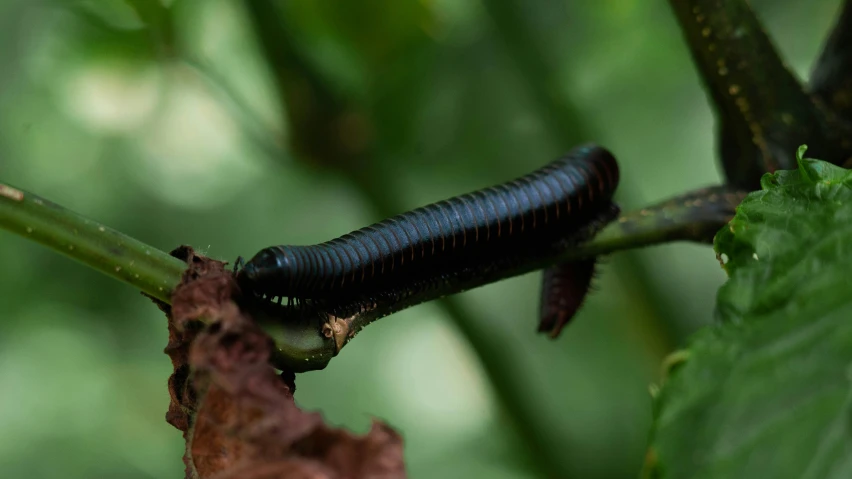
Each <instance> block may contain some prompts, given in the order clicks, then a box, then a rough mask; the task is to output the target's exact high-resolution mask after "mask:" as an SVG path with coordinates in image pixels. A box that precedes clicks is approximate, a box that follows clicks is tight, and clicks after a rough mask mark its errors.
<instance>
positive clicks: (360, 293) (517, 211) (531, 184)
mask: <svg viewBox="0 0 852 479" xmlns="http://www.w3.org/2000/svg"><path fill="white" fill-rule="evenodd" d="M618 180H619V171H618V164H617V162H616V160H615V158H614V157H613V156H612V154H611V153H610V152H609V151H607V150H606V149H604V148H601V147H599V146H596V145H585V146H581V147H577V148H575V149H573V150H572V151H571V152H570V153H568V154H567V155H566V156H564V157H562V158H560V159H558V160H556V161H554V162H552V163H550V164H548V165H546V166H544V167H542V168H540V169H538V170H536V171H534V172H532V173H530V174H528V175H525V176H522V177H520V178H517V179H516V180H514V181H510V182H508V183H504V184H501V185H497V186H492V187H489V188H484V189H482V190H479V191H475V192H473V193H469V194H465V195H461V196H457V197H454V198H450V199H447V200H444V201H440V202H438V203H434V204H431V205H428V206H424V207H421V208H417V209H415V210H413V211H410V212H407V213H403V214H400V215H398V216H395V217H393V218H390V219H387V220H384V221H382V222H380V223H377V224H374V225H371V226H368V227H366V228H362V229H359V230H357V231H353V232H351V233H349V234H346V235H344V236H342V237H339V238H336V239H333V240H331V241H327V242H325V243H320V244H315V245H310V246H273V247H269V248H265V249H263V250H261V251H260V252H258V253H257V254H256V255H255V256H254V257H253V258H252V259H251V260H249V261H248V262H247V263H246V264H245V265H244V266H243V267H242V269H240V270H239V271H238V273H237V279H238V281H239V283H240V285H241V288H242V289H243V290H244V291H247V292H249V293H253V294H254V295H255V296H268V297H269V299H272V298H274V297H278V298H286V299H287V304H290V305H292V304H296V305H299V304H311V305H317V306H319V307H321V308H323V310H324V311H327V312H329V313H330V314H334V315H336V316H340V317H343V316H345V315H350V314H354V313H357V312H359V311H364V310H367V309H369V308H370V307H371V305H374V304H375V302H376V301H381V300H385V301H393V300H395V299H399V298H404V297H410V296H412V295H414V294H417V293H421V292H422V291H423V290H425V289H429V288H432V289H438V290H439V291H438V293H440V289H441V288H442V287H444V286H445V285H447V284H450V283H451V282H452V281H454V280H457V279H469V278H472V277H476V276H477V275H485V274H492V273H494V272H495V271H500V270H501V269H509V268H512V267H516V266H517V265H519V264H523V263H524V261H530V260H532V259H535V258H538V257H542V256H543V255H546V254H549V253H552V252H553V251H554V250H558V249H560V248H561V249H565V248H566V247H568V246H570V245H572V244H576V243H578V242H579V241H582V240H584V239H587V238H585V237H579V236H583V235H585V236H588V235H589V234H590V232H589V228H590V225H595V224H597V225H598V227H599V226H600V224H602V223H606V222H607V221H610V220H612V219H613V218H614V217H615V216H616V214H617V211H618V210H617V208H616V207H615V205H614V204H613V203H612V195H613V193H614V192H615V189H616V187H617V185H618ZM584 293H585V292H583V294H584Z"/></svg>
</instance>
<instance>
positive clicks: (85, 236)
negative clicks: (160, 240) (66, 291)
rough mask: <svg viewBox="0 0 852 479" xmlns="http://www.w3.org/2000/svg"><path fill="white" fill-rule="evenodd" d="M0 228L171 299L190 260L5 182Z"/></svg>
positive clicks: (0, 193) (1, 190)
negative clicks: (187, 261)
mask: <svg viewBox="0 0 852 479" xmlns="http://www.w3.org/2000/svg"><path fill="white" fill-rule="evenodd" d="M0 228H3V229H7V230H9V231H11V232H14V233H17V234H19V235H21V236H23V237H25V238H28V239H30V240H32V241H35V242H37V243H41V244H42V245H44V246H47V247H48V248H50V249H52V250H54V251H57V252H59V253H62V254H64V255H65V256H68V257H70V258H72V259H75V260H77V261H79V262H81V263H83V264H85V265H87V266H90V267H92V268H94V269H96V270H98V271H100V272H102V273H104V274H106V275H108V276H111V277H113V278H115V279H117V280H119V281H122V282H125V283H127V284H129V285H131V286H133V287H134V288H138V289H139V290H140V291H142V292H143V293H145V294H147V295H149V296H152V297H154V298H157V299H159V300H160V301H163V302H166V303H169V302H170V297H171V294H172V291H173V290H174V288H175V287H176V286H177V285H178V283H179V282H180V279H181V275H182V274H183V271H184V270H185V269H186V264H185V263H184V262H182V261H181V260H179V259H177V258H174V257H172V256H170V255H169V254H168V253H164V252H162V251H160V250H158V249H156V248H154V247H151V246H149V245H146V244H144V243H142V242H140V241H137V240H135V239H133V238H131V237H129V236H126V235H124V234H122V233H119V232H118V231H115V230H113V229H111V228H108V227H106V226H104V225H102V224H100V223H98V222H96V221H94V220H91V219H89V218H86V217H84V216H82V215H79V214H77V213H75V212H73V211H70V210H67V209H65V208H63V207H61V206H59V205H57V204H55V203H52V202H50V201H47V200H45V199H44V198H41V197H39V196H37V195H34V194H32V193H30V192H27V191H23V190H20V189H18V188H14V187H11V186H7V185H3V184H0Z"/></svg>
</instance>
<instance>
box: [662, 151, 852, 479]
mask: <svg viewBox="0 0 852 479" xmlns="http://www.w3.org/2000/svg"><path fill="white" fill-rule="evenodd" d="M801 152H802V151H801V150H800V154H801ZM762 186H763V189H762V191H757V192H754V193H751V194H749V196H748V197H747V198H746V199H745V200H744V201H743V202H742V204H741V205H740V207H739V208H738V210H737V215H736V217H735V218H734V220H733V221H731V223H730V227H729V228H725V229H722V230H721V231H720V232H719V234H718V235H717V236H716V251H717V252H718V253H719V254H720V255H721V257H722V258H723V260H725V261H726V263H725V268H726V269H727V270H728V272H729V274H730V276H731V279H730V281H728V282H727V283H726V284H725V285H724V286H723V287H722V288H721V289H720V290H719V297H718V311H719V318H720V321H721V324H720V325H719V326H718V327H714V328H706V329H704V330H702V331H701V332H700V333H698V334H697V335H696V336H695V337H694V338H692V339H691V340H690V342H689V345H688V348H687V350H686V354H684V353H681V356H682V357H685V358H686V359H685V360H684V361H681V362H680V363H678V364H676V365H675V366H674V367H673V369H672V371H671V373H670V376H669V378H668V380H667V381H666V383H665V385H664V386H663V388H662V390H661V392H660V396H659V401H658V402H657V404H656V405H655V406H656V409H657V412H656V414H655V430H654V439H653V441H652V450H653V454H652V455H650V457H652V458H654V461H653V462H652V464H649V465H651V466H653V468H652V469H653V470H654V471H655V472H658V473H660V474H659V477H694V478H702V477H764V476H765V477H776V478H784V477H790V478H800V477H823V478H841V477H849V474H850V470H852V469H850V467H852V463H850V461H849V457H848V454H847V451H848V449H849V444H850V441H852V437H850V432H849V428H848V420H849V363H850V360H852V353H850V351H852V348H850V345H852V330H850V328H849V317H850V315H852V303H850V300H849V286H850V280H849V274H848V271H849V265H850V261H852V260H850V254H849V253H850V250H849V248H848V245H849V244H850V234H852V233H850V229H849V227H848V225H849V222H850V219H852V209H850V208H849V203H850V200H852V195H850V191H852V173H850V171H849V170H846V169H843V168H840V167H838V166H834V165H832V164H830V163H826V162H822V161H817V160H810V159H801V157H799V168H798V169H797V170H794V171H781V172H778V173H776V174H774V175H767V176H764V178H763V182H762ZM653 477H658V476H657V475H654V476H653Z"/></svg>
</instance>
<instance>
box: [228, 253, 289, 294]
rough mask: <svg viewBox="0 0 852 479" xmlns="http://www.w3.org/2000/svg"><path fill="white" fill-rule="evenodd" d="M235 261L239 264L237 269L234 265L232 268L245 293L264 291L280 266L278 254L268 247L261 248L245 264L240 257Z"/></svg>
mask: <svg viewBox="0 0 852 479" xmlns="http://www.w3.org/2000/svg"><path fill="white" fill-rule="evenodd" d="M237 262H238V263H239V264H240V266H241V268H239V269H238V270H237V267H236V265H235V268H234V269H235V270H236V274H237V282H238V283H239V284H240V287H242V288H243V290H244V291H245V292H247V293H255V294H262V293H266V292H267V291H265V290H266V289H267V287H268V285H270V284H273V281H270V280H274V277H275V276H277V275H278V274H279V273H278V272H279V270H280V268H281V265H280V262H279V258H278V256H277V255H276V254H275V253H274V252H273V251H272V250H271V249H270V248H266V249H263V250H261V251H260V252H258V253H257V254H256V255H254V257H253V258H252V259H250V260H248V262H246V263H245V264H243V263H242V258H239V259H238V260H237Z"/></svg>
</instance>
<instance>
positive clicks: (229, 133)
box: [0, 0, 840, 479]
mask: <svg viewBox="0 0 852 479" xmlns="http://www.w3.org/2000/svg"><path fill="white" fill-rule="evenodd" d="M149 1H150V2H156V1H158V0H149ZM280 3H282V4H285V3H286V5H284V10H283V11H284V12H286V15H287V18H288V22H289V23H288V24H289V25H292V26H293V27H294V32H293V35H294V37H295V38H297V39H298V43H299V45H300V46H301V48H302V49H303V50H304V51H305V52H306V54H307V55H308V56H309V57H310V58H311V59H312V61H313V62H315V64H316V65H317V68H318V69H319V70H320V71H321V72H322V73H323V74H324V75H327V77H328V78H331V79H333V83H334V85H335V88H337V89H338V91H340V92H343V93H344V94H345V95H348V97H350V98H353V99H355V100H354V101H356V102H357V103H358V104H359V105H366V106H365V108H366V109H367V110H368V111H369V112H370V115H371V118H372V119H373V121H374V125H373V127H374V130H375V132H376V136H375V138H376V143H375V145H374V148H373V150H372V152H371V158H370V161H371V164H372V165H373V166H372V167H373V168H377V169H379V170H380V171H382V172H383V173H384V174H385V175H386V176H388V177H390V178H393V180H394V183H393V184H388V185H386V188H385V187H383V190H382V192H381V194H382V195H383V196H384V197H386V198H389V199H390V200H389V201H390V202H391V203H392V205H393V207H394V208H395V209H396V211H397V212H402V211H404V210H406V209H409V208H411V207H415V206H419V205H422V204H425V203H428V202H432V201H436V200H439V199H443V198H445V197H448V196H452V195H456V194H459V193H463V192H467V191H469V190H472V189H475V188H479V187H483V186H487V185H490V184H493V183H496V182H501V181H505V180H508V179H511V178H513V177H514V176H517V175H520V174H524V173H527V172H529V171H531V170H532V169H534V168H536V167H538V166H540V165H542V164H544V163H546V162H548V161H550V160H552V159H554V158H555V157H556V156H557V155H558V154H560V153H562V152H564V151H565V150H567V149H568V147H570V146H571V145H572V144H573V143H576V142H579V141H589V140H590V141H595V142H597V143H600V144H603V145H606V146H607V147H608V148H610V149H611V150H612V151H614V153H615V154H616V156H617V157H618V158H619V160H620V162H621V165H622V183H621V186H620V189H619V193H618V197H619V201H620V203H621V205H622V206H623V208H624V209H632V208H638V207H641V206H644V205H648V204H650V203H651V202H654V201H657V200H661V199H664V198H666V197H668V196H671V195H673V194H676V193H680V192H683V191H686V190H688V189H692V188H695V187H699V186H703V185H707V184H712V183H716V182H719V181H720V176H719V172H718V168H717V165H716V161H715V158H714V136H713V119H712V114H711V111H710V108H709V106H708V105H707V103H706V101H705V97H704V94H703V92H702V90H701V87H700V85H699V82H698V77H697V76H696V73H695V71H694V69H693V66H692V64H691V62H690V59H689V56H688V52H687V49H686V47H685V45H684V44H683V42H682V40H681V34H680V32H679V31H678V29H677V25H676V23H675V20H674V18H673V16H672V14H671V13H670V12H669V9H668V5H667V3H666V2H664V1H662V0H659V1H644V0H594V1H592V0H584V1H561V2H553V1H547V0H535V1H533V0H524V1H520V0H513V1H512V2H509V1H508V0H507V1H506V3H505V4H503V3H502V2H499V1H485V2H479V1H474V0H421V1H414V0H370V1H364V2H350V1H349V0H337V1H330V0H329V1H325V0H324V1H301V2H299V1H295V0H294V1H292V2H280ZM839 3H840V2H839V0H812V1H809V2H801V1H797V0H783V1H782V0H753V1H752V2H751V4H752V5H753V7H754V8H755V10H756V11H757V12H758V14H759V15H760V17H761V19H762V20H763V21H764V22H765V24H766V25H767V26H768V28H769V30H770V32H771V33H772V34H773V35H774V37H775V40H776V43H777V45H778V46H779V48H780V50H781V51H782V52H783V53H784V54H785V55H786V57H787V59H788V61H789V63H790V65H791V66H792V68H794V69H795V70H796V72H797V73H798V74H799V75H801V76H805V75H806V74H807V72H808V70H809V68H810V65H811V64H812V61H813V60H814V58H815V55H816V53H817V52H818V50H819V47H820V45H821V42H822V41H823V39H824V38H825V35H826V33H827V31H828V28H829V27H830V25H831V23H832V20H833V18H834V15H835V14H836V13H837V11H838V8H839ZM511 4H515V5H520V6H521V8H519V10H518V11H517V12H514V14H513V15H512V16H510V18H514V19H516V20H517V25H518V26H517V28H519V29H525V31H527V32H529V33H530V34H531V35H532V36H531V38H533V39H534V44H535V45H536V46H537V47H538V48H539V50H538V51H537V52H527V53H529V56H530V57H534V58H536V61H538V62H539V64H541V65H548V66H549V70H548V71H549V72H550V75H551V76H550V77H549V81H550V82H551V83H550V84H552V85H555V86H556V89H557V90H558V91H551V92H547V94H548V95H550V97H552V98H553V99H554V100H553V101H554V102H555V103H558V104H559V105H561V107H562V108H563V110H562V111H563V112H564V111H568V110H566V109H570V110H571V111H573V112H574V115H576V117H577V118H579V119H581V121H580V124H578V125H575V127H576V129H575V130H574V131H565V132H564V133H565V135H564V136H562V135H561V133H562V130H560V128H562V127H563V126H564V124H561V125H554V124H553V123H552V122H550V120H548V118H549V117H548V113H547V111H546V110H547V109H546V108H542V104H541V102H540V101H538V100H536V95H537V94H539V93H541V92H540V91H537V90H536V88H537V86H536V85H537V84H536V80H537V79H538V80H541V75H540V74H541V71H525V70H524V69H525V68H528V67H529V66H530V62H528V61H526V60H525V51H524V50H523V49H520V50H519V49H518V43H517V39H518V36H517V30H513V29H507V28H505V25H506V24H505V21H504V22H503V23H502V26H498V25H499V23H498V24H495V22H494V21H493V20H494V18H495V15H499V14H500V11H499V10H500V9H502V8H504V7H506V6H507V5H511ZM164 5H165V6H169V7H170V9H169V10H167V12H168V15H169V17H168V22H169V25H171V29H169V30H167V31H164V30H158V28H146V27H150V25H147V24H146V22H143V21H142V20H141V19H140V17H139V16H138V15H137V14H136V12H135V11H134V10H133V9H132V8H130V7H129V6H128V3H125V2H122V1H119V0H102V1H72V0H56V1H55V2H47V1H44V0H41V1H39V0H3V1H2V2H0V181H3V182H7V183H10V184H12V185H15V186H19V187H21V188H24V189H27V190H30V191H33V192H35V193H38V194H40V195H42V196H45V197H46V198H48V199H50V200H52V201H55V202H57V203H60V204H62V205H64V206H66V207H68V208H71V209H73V210H75V211H78V212H81V213H83V214H85V215H87V216H90V217H93V218H95V219H98V220H99V221H102V222H104V223H106V224H108V225H110V226H112V227H114V228H116V229H118V230H120V231H123V232H125V233H127V234H130V235H132V236H134V237H136V238H138V239H140V240H142V241H145V242H147V243H149V244H151V245H154V246H156V247H159V248H161V249H164V250H167V251H168V250H170V249H172V248H174V247H176V246H178V245H180V244H190V245H193V246H195V247H196V248H198V249H200V250H202V251H203V252H205V253H206V254H208V255H210V256H212V257H215V258H219V259H224V260H228V261H233V259H234V258H236V256H237V255H248V256H250V255H252V254H253V253H254V252H255V251H257V250H258V249H260V248H262V247H265V246H268V245H271V244H280V243H293V244H305V243H315V242H320V241H324V240H327V239H330V238H332V237H335V236H338V235H341V234H344V233H347V232H349V231H350V230H353V229H356V228H358V227H361V226H364V225H366V224H368V223H370V222H372V221H375V220H378V219H380V218H378V217H377V215H376V209H375V208H374V205H372V204H370V202H369V201H368V196H369V195H366V196H365V195H364V194H363V190H361V189H359V188H358V187H357V186H356V184H355V183H354V182H352V181H350V179H348V178H347V176H346V175H345V174H341V173H339V172H337V173H335V172H332V171H330V170H329V169H327V168H319V167H316V166H311V161H297V160H294V159H292V158H293V156H292V155H289V154H284V153H282V152H281V151H280V148H282V147H281V146H280V145H282V144H286V136H287V133H286V132H287V128H288V125H287V121H286V119H285V117H284V116H283V115H282V112H281V110H280V105H281V102H280V101H279V99H278V97H277V95H278V91H277V89H276V87H275V80H274V79H273V77H272V76H271V75H270V72H271V71H272V70H271V69H270V68H269V65H268V64H267V63H266V61H265V59H264V57H263V55H262V53H261V51H260V49H259V48H258V43H257V40H256V38H257V37H256V35H255V32H254V30H253V26H254V24H253V23H252V22H251V21H250V19H249V18H248V16H247V14H246V10H245V9H244V8H243V5H242V3H241V2H238V1H236V0H233V1H225V0H171V1H165V2H164ZM495 5H496V6H495ZM164 11H165V10H164ZM503 13H505V10H504V11H503ZM148 20H150V19H148ZM504 20H505V19H504ZM146 21H147V20H146ZM154 27H157V25H154ZM513 28H514V27H513ZM513 42H514V43H513ZM175 45H177V47H175ZM521 46H522V47H523V46H524V45H521ZM526 46H527V47H528V46H529V45H526ZM519 52H520V53H521V54H520V55H519ZM181 59H185V60H186V59H188V60H191V64H187V63H185V62H182V61H181ZM527 60H528V58H527ZM533 63H535V62H533ZM285 101H286V99H285ZM0 265H2V267H1V268H0V311H2V320H0V471H2V473H0V475H2V476H3V477H34V478H35V477H38V478H53V477H56V478H59V477H62V478H66V479H67V478H74V477H80V478H94V477H112V478H150V477H155V478H161V477H180V476H181V475H182V474H183V464H182V463H181V456H182V454H183V441H182V439H181V436H180V433H179V432H178V431H177V430H175V429H173V428H172V427H171V426H169V425H167V424H166V423H165V420H164V414H165V411H166V407H167V404H168V395H167V391H166V379H167V377H168V375H169V374H170V364H169V361H168V358H167V357H166V356H165V355H164V354H163V353H162V349H163V347H164V346H165V344H166V326H165V320H164V318H163V315H162V314H161V313H160V312H159V311H158V310H157V309H156V308H155V307H154V306H153V305H152V304H151V303H150V302H149V301H148V300H146V299H145V298H143V297H142V296H140V295H139V293H138V292H136V291H134V290H132V289H131V288H129V287H127V286H125V285H123V284H119V283H117V282H115V281H112V280H110V279H108V278H106V277H104V276H101V275H100V274H99V273H97V272H95V271H90V270H88V269H87V268H84V267H82V266H80V265H78V264H76V263H74V262H73V261H71V260H69V259H66V258H64V257H62V256H59V255H57V254H55V253H53V252H51V251H48V250H46V249H45V248H43V247H41V246H38V245H36V244H33V243H30V242H28V241H25V240H23V239H21V238H19V237H17V236H13V235H11V234H10V233H5V232H0ZM539 281H540V277H539V275H538V274H534V275H527V276H524V277H521V278H517V279H514V280H509V281H505V282H502V283H500V284H495V285H492V286H489V287H485V288H481V289H479V290H475V291H471V292H469V293H466V294H464V295H462V296H460V297H459V300H460V302H461V304H462V306H463V309H464V311H466V312H467V314H468V316H467V317H466V319H465V320H464V321H465V323H464V324H465V326H464V327H462V328H460V327H459V323H457V322H455V321H454V320H452V319H451V318H450V317H448V316H447V315H446V313H445V312H444V311H445V310H444V309H442V308H440V307H439V306H438V305H436V304H427V305H423V306H420V307H417V308H413V309H410V310H407V311H405V312H403V313H401V314H397V315H395V316H392V317H389V318H386V319H384V320H382V321H380V322H378V323H377V324H375V325H373V326H371V327H369V328H368V329H366V330H365V331H364V332H363V333H361V334H360V335H359V336H358V339H357V340H355V341H353V342H352V343H351V344H350V345H349V346H347V347H346V348H345V349H344V350H343V352H342V353H341V355H340V356H339V357H337V358H336V359H334V360H333V361H332V362H331V364H330V365H329V366H328V368H327V369H326V370H324V371H319V372H312V373H308V374H303V375H300V376H299V377H298V378H297V385H298V390H297V393H296V399H297V401H298V402H299V404H300V405H302V406H303V407H305V408H308V409H314V410H320V411H322V412H323V414H324V415H325V417H326V418H327V419H328V420H329V421H330V422H332V423H334V424H338V425H342V426H345V427H348V428H351V429H353V430H355V431H365V430H366V429H367V427H368V425H369V422H370V419H371V418H372V417H378V418H381V419H383V420H385V421H387V422H388V423H390V424H391V425H392V426H394V427H396V428H398V429H399V430H400V431H401V432H402V433H403V435H404V438H405V445H406V452H405V453H406V459H407V463H408V468H409V472H410V474H411V476H412V477H415V478H433V477H434V478H439V477H440V478H443V477H491V478H532V477H542V475H543V474H547V473H550V474H552V475H553V474H555V475H558V476H559V477H577V478H610V477H612V478H620V477H635V476H636V474H637V472H638V470H639V467H640V465H641V462H642V460H643V455H644V448H645V442H646V439H647V432H648V428H649V426H650V418H651V409H650V408H651V401H650V395H649V392H648V386H649V385H650V384H651V383H653V382H655V381H656V380H657V379H658V370H659V364H660V361H661V359H662V358H663V357H664V355H665V354H666V353H667V352H669V351H670V350H672V349H673V348H675V347H677V345H678V344H682V343H683V341H684V339H685V338H686V337H687V336H688V335H689V334H690V333H691V332H693V331H695V330H696V329H697V328H699V327H701V326H702V325H705V324H708V323H709V322H710V321H711V319H712V316H713V304H714V299H715V291H716V288H717V287H718V286H719V285H720V284H721V283H722V282H723V281H724V274H723V272H722V271H721V269H720V268H719V266H718V263H717V262H716V259H715V257H714V254H713V252H712V250H711V248H709V247H707V246H696V245H683V244H677V245H669V246H664V247H657V248H651V249H647V250H643V251H640V252H636V253H631V254H629V255H618V256H616V257H613V258H612V259H610V260H607V261H606V262H605V264H604V266H603V268H602V269H601V274H600V277H599V280H598V282H597V285H598V287H597V292H596V293H595V294H593V295H592V296H591V297H590V298H589V299H588V301H587V304H586V307H585V308H584V309H583V310H582V311H581V314H580V315H579V316H578V317H577V318H576V319H575V323H574V324H573V325H572V326H571V327H570V328H568V329H567V330H566V331H565V332H564V333H563V336H562V337H561V338H560V339H559V340H558V341H550V340H548V339H547V338H545V337H543V336H539V335H536V334H534V331H535V326H536V320H537V318H536V313H537V308H538V283H539ZM462 331H464V332H466V333H467V334H473V335H475V336H476V341H478V342H480V343H481V344H487V345H490V346H489V347H490V349H487V351H490V356H489V355H488V354H486V355H484V356H480V355H477V354H476V352H475V351H474V350H473V349H472V348H471V347H470V345H469V344H470V342H469V341H468V339H467V336H466V335H465V334H462ZM487 351H486V352H487ZM495 352H496V353H498V354H499V358H495V357H494V354H495ZM486 364H491V365H492V369H491V371H492V374H491V375H490V377H489V376H487V375H486V374H485V371H486V369H488V368H486V367H484V365H486ZM505 364H509V365H511V366H512V367H511V368H507V369H500V367H502V366H499V367H497V366H494V365H505ZM495 367H497V369H496V370H497V371H498V372H503V373H500V374H494V373H493V372H494V371H495ZM507 391H509V392H514V394H515V396H516V397H517V398H520V399H519V400H516V401H514V402H513V403H512V404H514V406H511V407H506V406H505V405H506V404H507V403H506V401H505V398H504V397H502V396H501V394H505V393H506V392H507ZM510 402H511V401H510ZM518 411H520V412H521V413H522V414H521V415H520V416H519V415H518ZM519 421H520V422H522V423H523V424H521V427H519V424H518V423H519ZM519 431H525V432H524V433H522V432H519ZM524 434H527V436H524ZM529 434H534V435H535V437H536V438H538V439H539V441H535V444H534V445H533V444H532V443H530V441H528V440H527V439H528V438H529V436H528V435H529ZM525 438H527V439H525ZM542 464H547V465H546V466H542Z"/></svg>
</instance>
